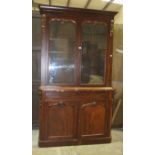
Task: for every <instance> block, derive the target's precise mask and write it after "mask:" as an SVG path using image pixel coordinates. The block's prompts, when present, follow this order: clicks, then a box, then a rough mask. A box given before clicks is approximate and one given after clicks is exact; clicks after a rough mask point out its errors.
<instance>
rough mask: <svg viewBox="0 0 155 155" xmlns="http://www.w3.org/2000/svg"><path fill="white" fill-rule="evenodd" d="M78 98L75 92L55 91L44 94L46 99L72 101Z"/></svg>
mask: <svg viewBox="0 0 155 155" xmlns="http://www.w3.org/2000/svg"><path fill="white" fill-rule="evenodd" d="M77 96H78V93H77V92H63V91H62V92H61V91H59V92H56V91H48V92H46V93H45V97H46V99H60V98H62V99H66V98H69V99H74V98H76V97H77Z"/></svg>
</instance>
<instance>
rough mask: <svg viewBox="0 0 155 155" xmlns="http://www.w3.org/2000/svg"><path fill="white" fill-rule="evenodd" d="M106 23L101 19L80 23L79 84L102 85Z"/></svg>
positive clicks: (104, 68)
mask: <svg viewBox="0 0 155 155" xmlns="http://www.w3.org/2000/svg"><path fill="white" fill-rule="evenodd" d="M107 31H108V29H107V24H106V23H104V22H103V21H102V22H100V21H95V20H94V21H87V20H85V21H83V22H82V23H81V41H82V51H81V84H82V85H104V83H105V77H106V76H105V74H106V66H105V63H106V53H107V36H108V35H107Z"/></svg>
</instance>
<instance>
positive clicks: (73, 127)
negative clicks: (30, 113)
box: [46, 100, 77, 142]
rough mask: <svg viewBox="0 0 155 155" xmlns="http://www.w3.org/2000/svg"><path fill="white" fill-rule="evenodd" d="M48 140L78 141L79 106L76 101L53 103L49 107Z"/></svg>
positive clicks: (49, 103)
mask: <svg viewBox="0 0 155 155" xmlns="http://www.w3.org/2000/svg"><path fill="white" fill-rule="evenodd" d="M47 106H48V107H47V113H46V117H47V138H48V139H50V140H53V141H54V140H58V139H61V141H63V140H65V141H66V140H67V141H68V142H69V141H70V142H71V141H74V142H76V139H77V104H76V102H75V101H63V100H62V101H60V100H58V101H52V102H48V105H47Z"/></svg>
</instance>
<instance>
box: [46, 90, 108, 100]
mask: <svg viewBox="0 0 155 155" xmlns="http://www.w3.org/2000/svg"><path fill="white" fill-rule="evenodd" d="M107 98H108V93H107V92H90V91H89V92H88V91H84V92H83V91H72V92H52V91H49V92H46V93H45V99H46V100H54V99H56V100H57V99H60V100H61V99H69V100H81V99H87V100H105V99H107Z"/></svg>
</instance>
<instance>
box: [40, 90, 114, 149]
mask: <svg viewBox="0 0 155 155" xmlns="http://www.w3.org/2000/svg"><path fill="white" fill-rule="evenodd" d="M45 88H46V87H45ZM45 88H44V89H43V88H41V89H40V129H39V146H40V147H49V146H66V145H82V144H100V143H109V142H111V132H110V130H111V114H112V111H111V107H112V106H111V104H112V92H113V91H112V88H111V89H110V88H109V89H107V88H94V89H91V88H90V89H89V88H87V89H85V88H84V89H82V88H74V87H72V88H68V87H67V88H65V87H63V88H60V87H59V88H57V89H56V88H54V89H45ZM55 89H56V91H55Z"/></svg>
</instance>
